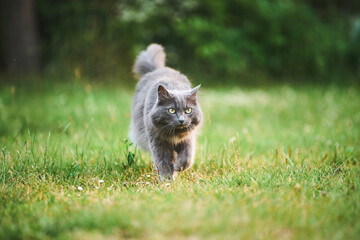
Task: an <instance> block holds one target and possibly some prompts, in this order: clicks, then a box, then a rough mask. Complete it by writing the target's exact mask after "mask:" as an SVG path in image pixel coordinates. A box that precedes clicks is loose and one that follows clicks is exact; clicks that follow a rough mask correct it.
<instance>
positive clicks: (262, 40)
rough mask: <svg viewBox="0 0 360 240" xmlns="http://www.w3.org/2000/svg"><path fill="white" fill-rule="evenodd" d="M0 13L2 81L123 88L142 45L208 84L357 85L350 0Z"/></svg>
mask: <svg viewBox="0 0 360 240" xmlns="http://www.w3.org/2000/svg"><path fill="white" fill-rule="evenodd" d="M0 16H1V26H0V34H1V37H0V53H1V54H0V71H1V79H2V82H6V81H9V79H12V80H11V81H13V80H14V79H17V78H16V76H24V75H25V76H26V75H29V74H30V75H32V76H33V75H34V74H35V75H36V76H41V79H43V80H42V81H52V80H53V81H55V80H56V79H61V80H64V79H74V78H78V79H83V80H85V81H95V82H107V81H112V80H114V81H120V82H124V83H126V82H127V81H128V79H129V78H132V75H131V68H132V64H133V62H134V59H135V57H136V55H137V54H138V53H139V52H140V51H141V50H143V49H144V48H145V47H146V46H147V45H148V44H149V43H152V42H156V43H160V44H162V45H164V47H165V48H166V52H167V57H168V58H167V62H168V65H169V66H171V67H174V68H176V69H179V70H180V71H182V72H184V73H186V74H188V75H189V76H190V78H193V79H195V81H196V82H202V83H206V84H209V85H211V84H214V85H218V84H229V85H238V84H262V83H282V82H293V83H329V82H330V83H339V84H343V83H349V82H351V83H359V79H360V58H359V56H360V1H358V0H293V1H290V0H289V1H287V0H251V1H250V0H228V1H221V0H173V1H165V0H153V1H149V0H107V1H101V0H2V1H1V3H0ZM14 76H15V78H14ZM44 79H46V80H44ZM50 79H52V80H50Z"/></svg>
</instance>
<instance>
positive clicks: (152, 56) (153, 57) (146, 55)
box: [133, 43, 166, 78]
mask: <svg viewBox="0 0 360 240" xmlns="http://www.w3.org/2000/svg"><path fill="white" fill-rule="evenodd" d="M165 57H166V55H165V52H164V48H163V47H162V46H161V45H159V44H155V43H153V44H150V45H149V46H148V47H147V49H146V50H145V51H142V52H141V53H140V54H139V55H138V56H137V58H136V61H135V64H134V68H133V72H134V73H135V75H136V76H137V77H139V78H140V77H142V76H143V75H144V74H146V73H148V72H152V71H154V70H155V69H157V68H160V67H165Z"/></svg>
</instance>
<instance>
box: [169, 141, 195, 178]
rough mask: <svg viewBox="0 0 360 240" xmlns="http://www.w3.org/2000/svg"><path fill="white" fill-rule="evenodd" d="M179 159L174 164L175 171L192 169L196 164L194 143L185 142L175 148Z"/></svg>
mask: <svg viewBox="0 0 360 240" xmlns="http://www.w3.org/2000/svg"><path fill="white" fill-rule="evenodd" d="M175 151H176V153H177V157H176V159H175V162H174V170H175V171H177V172H180V171H185V170H186V169H188V168H190V167H191V165H192V164H193V162H194V143H193V141H185V142H181V143H179V144H178V145H177V146H176V147H175Z"/></svg>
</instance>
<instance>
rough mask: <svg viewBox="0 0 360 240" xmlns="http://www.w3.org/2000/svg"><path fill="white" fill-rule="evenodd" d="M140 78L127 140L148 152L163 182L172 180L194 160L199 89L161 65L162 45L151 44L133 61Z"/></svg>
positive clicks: (199, 110) (162, 62) (180, 75)
mask: <svg viewBox="0 0 360 240" xmlns="http://www.w3.org/2000/svg"><path fill="white" fill-rule="evenodd" d="M133 71H134V73H135V74H136V76H137V77H138V78H139V79H140V80H139V82H138V84H137V86H136V92H135V96H134V99H133V103H132V112H131V125H130V138H131V140H132V141H133V142H134V143H135V144H136V145H138V146H140V147H141V148H142V149H144V150H147V151H150V153H151V156H152V159H153V162H154V165H155V167H156V169H157V171H158V173H159V174H160V175H161V177H162V178H165V179H169V180H171V179H173V177H175V176H176V174H177V173H178V172H180V171H184V170H186V169H188V168H189V167H190V166H191V165H192V164H193V161H194V152H195V138H196V129H197V128H198V126H199V125H200V123H201V120H202V112H201V109H200V106H199V104H198V102H197V92H198V89H199V87H200V86H197V87H195V88H191V84H190V81H189V80H188V79H187V77H186V76H184V75H182V74H181V73H179V72H178V71H176V70H174V69H171V68H168V67H166V66H165V52H164V49H163V47H162V46H160V45H158V44H151V45H149V46H148V47H147V49H146V50H145V51H142V52H141V53H140V54H139V55H138V57H137V59H136V62H135V65H134V69H133Z"/></svg>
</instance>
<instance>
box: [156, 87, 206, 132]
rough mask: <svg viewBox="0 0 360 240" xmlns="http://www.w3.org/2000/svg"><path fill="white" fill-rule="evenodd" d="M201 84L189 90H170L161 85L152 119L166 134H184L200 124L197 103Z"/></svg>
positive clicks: (200, 116) (199, 110)
mask: <svg viewBox="0 0 360 240" xmlns="http://www.w3.org/2000/svg"><path fill="white" fill-rule="evenodd" d="M199 87H200V86H198V87H196V88H194V89H192V90H189V91H169V90H167V89H166V88H165V87H164V86H162V85H159V87H158V97H157V103H156V106H155V108H154V109H153V111H152V112H151V120H152V122H153V124H154V125H155V126H156V128H157V129H158V131H160V132H162V134H164V135H165V136H167V135H168V136H171V135H178V134H184V133H186V132H189V131H191V130H193V129H194V128H195V127H196V126H198V125H199V124H200V122H201V119H202V113H201V109H200V106H199V105H198V103H197V92H198V89H199Z"/></svg>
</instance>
